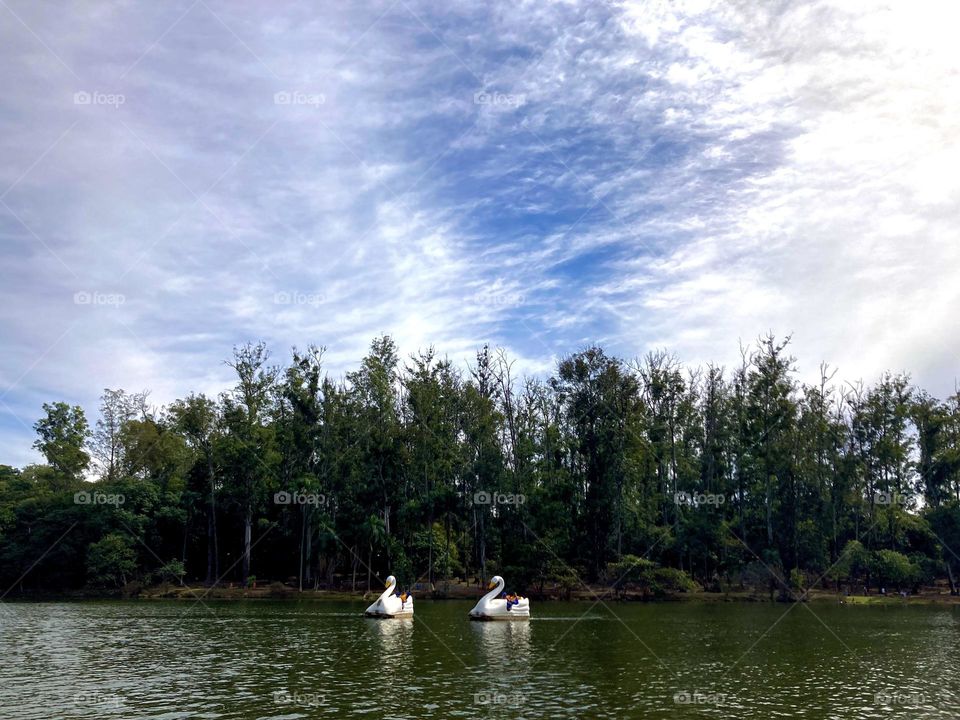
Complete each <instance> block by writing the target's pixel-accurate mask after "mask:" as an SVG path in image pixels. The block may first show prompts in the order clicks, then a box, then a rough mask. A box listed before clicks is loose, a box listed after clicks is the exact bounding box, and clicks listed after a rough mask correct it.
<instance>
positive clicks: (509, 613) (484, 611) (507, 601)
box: [470, 575, 530, 620]
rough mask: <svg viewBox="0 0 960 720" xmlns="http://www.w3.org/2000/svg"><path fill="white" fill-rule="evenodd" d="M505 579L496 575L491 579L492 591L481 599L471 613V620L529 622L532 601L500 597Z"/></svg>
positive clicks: (517, 597) (490, 587)
mask: <svg viewBox="0 0 960 720" xmlns="http://www.w3.org/2000/svg"><path fill="white" fill-rule="evenodd" d="M504 584H505V583H504V582H503V578H502V577H500V576H499V575H494V576H493V577H492V578H490V584H489V585H488V586H487V587H488V589H490V592H488V593H487V594H486V595H484V596H483V597H482V598H480V602H478V603H477V604H476V606H475V607H474V608H473V610H471V611H470V619H471V620H529V619H530V600H529V599H527V598H525V597H520V596H519V595H518V596H516V597H507V598H501V597H498V596H499V595H500V593H502V592H503V587H504Z"/></svg>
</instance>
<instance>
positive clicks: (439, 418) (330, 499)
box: [0, 336, 960, 594]
mask: <svg viewBox="0 0 960 720" xmlns="http://www.w3.org/2000/svg"><path fill="white" fill-rule="evenodd" d="M227 364H228V365H229V366H230V367H231V368H232V371H233V373H234V376H235V384H234V386H233V387H232V388H231V389H229V390H228V391H225V392H223V393H222V394H220V395H219V396H218V397H206V396H204V395H202V394H191V395H188V396H187V397H184V398H182V399H179V400H176V401H174V402H172V403H170V404H169V405H167V406H165V407H154V406H152V405H151V404H150V402H149V393H147V392H128V391H124V390H120V389H116V390H114V389H107V390H105V391H104V393H103V396H102V403H101V407H100V408H99V412H98V416H97V420H96V421H95V422H94V423H93V424H92V425H91V423H90V421H89V420H88V416H87V414H86V412H85V411H84V409H83V408H81V407H78V406H71V405H69V404H67V403H63V402H52V403H49V404H45V405H44V406H43V416H42V417H41V419H40V420H38V421H37V423H36V425H35V430H36V433H37V438H36V442H35V445H34V446H35V447H36V448H37V449H38V450H39V451H40V452H41V453H42V454H43V456H44V457H45V458H46V461H47V462H46V464H40V465H30V466H27V467H24V468H20V469H17V468H13V467H10V466H6V465H0V582H2V583H3V585H4V587H11V588H12V591H13V592H15V593H20V592H34V591H54V592H56V591H62V590H75V589H80V588H100V589H103V590H113V589H119V588H122V587H126V586H128V585H129V584H131V583H137V584H148V583H159V582H187V583H197V582H203V583H207V584H215V583H248V582H250V581H251V580H252V579H253V578H254V577H256V578H257V579H259V580H262V581H280V582H288V583H295V584H296V585H297V586H298V587H300V588H303V589H306V588H347V589H350V588H354V589H358V588H366V589H369V587H370V585H371V581H372V578H376V577H378V576H379V577H383V576H385V575H386V574H388V573H389V572H392V573H393V574H395V575H397V576H398V577H399V578H400V580H401V582H402V583H404V584H410V583H414V582H418V581H419V582H421V583H434V584H435V585H440V584H441V583H443V582H444V581H447V580H450V579H451V578H454V577H462V578H484V577H489V576H490V575H491V574H493V573H494V572H499V573H501V574H504V575H508V576H509V577H510V579H511V582H512V583H513V584H515V585H517V586H518V587H520V588H525V589H527V590H528V591H533V592H537V591H543V589H544V588H545V587H550V588H556V587H567V588H569V587H571V586H576V585H577V584H579V583H606V584H608V585H609V586H611V587H614V588H617V589H618V590H620V589H622V588H623V587H624V585H625V584H626V583H629V582H641V583H644V587H647V588H652V590H651V592H653V593H654V594H656V593H657V592H658V591H659V590H660V589H665V590H669V589H682V590H687V589H692V588H694V587H697V586H700V587H703V588H706V589H712V590H716V589H720V588H722V587H729V586H731V585H739V586H741V587H742V586H745V585H756V586H760V585H764V584H769V586H770V589H771V592H772V590H773V588H774V586H776V587H777V589H779V590H780V591H781V592H794V593H796V592H797V591H799V590H801V589H803V588H807V587H812V586H815V585H819V586H830V585H834V586H837V587H839V585H840V583H849V584H850V585H851V586H856V587H857V588H858V589H859V588H860V587H861V586H876V587H883V586H886V587H891V588H894V587H895V588H898V589H899V588H906V589H909V588H915V587H918V586H920V585H921V584H929V583H932V582H934V581H935V580H944V579H945V580H946V581H947V582H948V583H949V586H950V589H951V592H954V593H956V591H957V585H956V580H957V571H958V569H960V558H958V556H957V555H956V554H955V552H954V550H958V551H960V395H954V396H952V397H950V398H948V399H946V400H938V399H936V398H934V397H931V396H930V395H929V394H927V393H926V392H924V391H923V390H922V389H920V388H917V387H915V386H913V384H912V383H911V381H910V379H909V377H907V376H905V375H902V374H891V373H887V374H884V375H883V376H882V377H880V378H879V379H878V380H877V381H876V382H875V383H874V384H871V385H866V384H864V383H853V384H849V383H846V384H844V383H841V382H840V381H838V380H835V378H834V375H835V373H834V372H832V371H831V370H830V369H829V368H828V367H827V366H822V367H821V380H820V381H819V382H817V383H815V384H805V383H802V382H801V381H800V380H799V379H798V373H797V370H796V367H795V360H794V358H793V357H792V356H791V355H790V352H789V338H788V339H786V340H777V339H776V338H775V337H773V336H765V337H761V338H760V339H759V340H758V341H757V343H756V345H755V346H754V347H751V348H747V349H745V350H744V351H743V353H742V362H741V363H740V364H739V365H738V366H736V367H733V368H726V369H725V368H721V367H717V366H713V365H709V366H706V367H700V368H687V367H684V366H683V365H682V364H681V362H680V361H679V360H678V359H677V358H676V357H674V356H673V355H670V354H668V353H667V352H663V351H660V352H653V353H650V354H648V355H647V356H645V357H643V358H639V359H635V360H632V361H624V360H621V359H618V358H616V357H612V356H610V355H608V354H607V353H606V352H605V351H604V350H603V349H602V348H600V347H589V348H586V349H584V350H582V351H580V352H577V353H575V354H572V355H570V356H569V357H566V358H564V359H563V360H561V361H560V362H559V363H558V365H557V368H556V370H555V372H554V373H553V374H552V375H551V376H550V377H546V378H543V377H521V376H519V375H518V374H517V373H516V372H515V370H514V363H513V361H512V360H511V359H510V358H509V356H508V355H507V353H506V352H505V351H503V350H494V349H491V348H489V347H484V348H482V349H481V350H479V351H478V352H477V354H476V358H475V361H474V362H473V363H471V364H470V365H469V366H468V367H467V368H465V369H463V370H461V369H459V368H457V367H456V366H455V365H454V364H453V363H451V361H449V360H448V359H445V358H442V357H440V356H438V354H437V353H436V352H435V351H434V350H433V349H432V348H431V349H427V350H425V351H421V352H419V353H417V354H415V355H413V356H411V357H409V358H406V359H401V357H400V356H399V354H398V350H397V346H396V344H395V343H394V341H393V340H392V339H391V338H390V337H388V336H384V337H379V338H377V339H375V340H374V341H373V342H372V343H371V345H370V349H369V352H368V354H367V355H366V357H364V358H363V359H362V361H361V362H360V364H359V367H358V369H356V370H354V371H352V372H348V373H346V375H345V376H343V377H342V378H332V377H330V376H329V375H328V374H327V373H326V372H325V370H324V365H323V349H322V348H318V347H313V346H310V347H308V348H307V349H306V350H303V351H301V350H296V349H294V351H293V352H292V357H291V358H290V359H289V360H288V361H287V362H286V364H283V365H278V364H274V363H272V362H271V357H270V353H269V351H268V350H267V348H266V346H265V345H264V344H262V343H257V344H247V345H244V346H240V347H237V348H235V349H234V353H233V356H232V357H231V358H230V359H229V360H228V361H227Z"/></svg>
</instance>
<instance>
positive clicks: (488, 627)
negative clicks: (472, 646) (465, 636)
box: [470, 620, 530, 663]
mask: <svg viewBox="0 0 960 720" xmlns="http://www.w3.org/2000/svg"><path fill="white" fill-rule="evenodd" d="M470 627H471V628H472V630H473V635H474V637H475V638H476V639H477V641H478V643H479V650H480V654H481V656H482V657H483V659H484V661H485V662H487V663H500V662H510V663H526V662H529V660H530V621H529V620H514V621H507V620H503V621H496V620H494V621H490V622H471V623H470Z"/></svg>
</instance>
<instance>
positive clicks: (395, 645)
mask: <svg viewBox="0 0 960 720" xmlns="http://www.w3.org/2000/svg"><path fill="white" fill-rule="evenodd" d="M364 622H365V623H366V625H367V628H368V630H369V632H370V633H372V634H373V636H374V637H375V638H376V639H377V641H378V642H379V645H380V652H379V655H380V659H381V661H382V662H383V663H384V664H385V665H387V664H390V663H394V662H407V661H409V657H410V653H411V652H412V651H413V623H414V620H413V618H395V619H392V620H375V619H372V618H368V619H366V620H365V621H364Z"/></svg>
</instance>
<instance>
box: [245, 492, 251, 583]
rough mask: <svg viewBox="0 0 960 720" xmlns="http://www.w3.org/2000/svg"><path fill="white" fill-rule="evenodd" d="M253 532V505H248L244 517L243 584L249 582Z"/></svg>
mask: <svg viewBox="0 0 960 720" xmlns="http://www.w3.org/2000/svg"><path fill="white" fill-rule="evenodd" d="M252 534H253V507H252V506H250V505H247V513H246V515H245V516H244V518H243V584H244V585H246V584H247V578H248V577H249V576H250V545H251V543H250V540H251V535H252Z"/></svg>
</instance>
